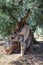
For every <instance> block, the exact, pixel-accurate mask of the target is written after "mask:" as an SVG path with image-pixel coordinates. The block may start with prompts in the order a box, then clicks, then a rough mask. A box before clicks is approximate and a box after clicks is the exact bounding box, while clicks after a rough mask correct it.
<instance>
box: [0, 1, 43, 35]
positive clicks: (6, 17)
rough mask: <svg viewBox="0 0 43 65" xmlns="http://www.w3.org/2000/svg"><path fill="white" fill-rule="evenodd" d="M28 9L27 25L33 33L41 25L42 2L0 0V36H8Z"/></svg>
mask: <svg viewBox="0 0 43 65" xmlns="http://www.w3.org/2000/svg"><path fill="white" fill-rule="evenodd" d="M29 9H30V11H31V14H30V17H29V18H28V19H27V21H26V22H27V23H29V24H30V27H31V28H32V30H33V31H35V29H36V27H37V25H40V24H43V0H0V34H2V35H4V36H6V35H10V33H11V31H12V30H15V25H16V24H17V21H18V22H20V20H21V19H22V18H24V17H25V16H26V13H27V11H28V10H29Z"/></svg>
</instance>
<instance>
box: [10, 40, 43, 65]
mask: <svg viewBox="0 0 43 65" xmlns="http://www.w3.org/2000/svg"><path fill="white" fill-rule="evenodd" d="M10 64H11V65H43V41H41V42H40V43H39V44H37V45H34V46H33V50H32V51H29V49H28V50H27V51H26V53H25V55H24V56H23V57H20V58H19V59H18V60H17V61H12V62H11V63H10Z"/></svg>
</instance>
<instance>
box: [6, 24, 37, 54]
mask: <svg viewBox="0 0 43 65" xmlns="http://www.w3.org/2000/svg"><path fill="white" fill-rule="evenodd" d="M34 42H36V40H35V39H34V36H33V34H32V32H31V29H30V27H29V26H28V25H27V24H25V25H24V27H23V28H22V30H21V31H19V32H17V33H16V34H13V35H11V40H10V42H9V44H10V45H9V44H8V46H9V47H8V46H7V47H6V48H5V51H6V52H7V54H11V53H12V52H13V51H15V50H16V49H19V50H20V51H21V55H24V53H25V50H26V49H27V48H29V47H31V46H32V44H33V43H34ZM6 44H7V43H6Z"/></svg>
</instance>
